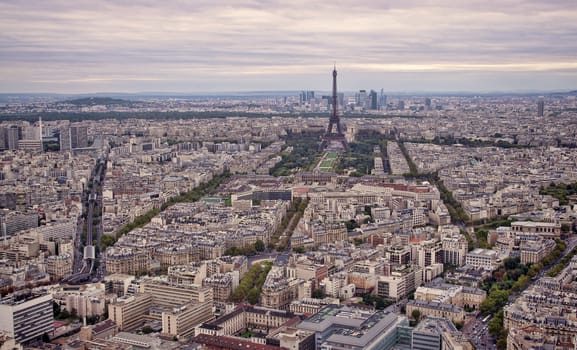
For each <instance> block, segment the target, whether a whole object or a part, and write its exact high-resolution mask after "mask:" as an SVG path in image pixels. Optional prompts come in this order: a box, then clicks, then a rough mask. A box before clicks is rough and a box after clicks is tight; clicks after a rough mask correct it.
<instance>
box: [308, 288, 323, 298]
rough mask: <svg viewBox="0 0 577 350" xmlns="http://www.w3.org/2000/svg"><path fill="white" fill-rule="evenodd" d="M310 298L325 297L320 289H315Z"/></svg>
mask: <svg viewBox="0 0 577 350" xmlns="http://www.w3.org/2000/svg"><path fill="white" fill-rule="evenodd" d="M311 297H313V298H314V299H324V298H325V297H326V294H325V292H324V291H323V290H322V289H321V288H317V289H315V290H314V291H313V293H312V295H311Z"/></svg>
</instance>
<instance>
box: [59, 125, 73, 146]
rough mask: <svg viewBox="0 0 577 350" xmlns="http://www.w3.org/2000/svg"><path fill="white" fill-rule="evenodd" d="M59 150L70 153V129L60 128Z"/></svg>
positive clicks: (67, 127) (66, 127)
mask: <svg viewBox="0 0 577 350" xmlns="http://www.w3.org/2000/svg"><path fill="white" fill-rule="evenodd" d="M59 139H60V150H61V151H70V150H71V149H72V146H71V144H70V127H69V126H65V127H62V128H60V136H59Z"/></svg>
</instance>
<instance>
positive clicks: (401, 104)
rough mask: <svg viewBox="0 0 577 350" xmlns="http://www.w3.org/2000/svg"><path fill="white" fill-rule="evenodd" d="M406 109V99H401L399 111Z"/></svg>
mask: <svg viewBox="0 0 577 350" xmlns="http://www.w3.org/2000/svg"><path fill="white" fill-rule="evenodd" d="M404 110H405V101H403V100H399V111H404Z"/></svg>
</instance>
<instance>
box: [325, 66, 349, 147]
mask: <svg viewBox="0 0 577 350" xmlns="http://www.w3.org/2000/svg"><path fill="white" fill-rule="evenodd" d="M331 102H332V106H333V109H332V113H331V117H330V119H329V126H328V128H327V132H326V133H325V134H324V135H323V141H322V142H321V149H324V148H327V146H330V145H331V143H340V144H341V146H342V148H343V149H345V150H346V149H347V141H346V140H345V134H343V127H342V126H341V120H340V118H339V114H338V105H339V103H338V98H337V67H336V65H335V67H334V69H333V96H332V101H331ZM335 125H336V129H337V130H336V133H335V132H333V128H334V127H335Z"/></svg>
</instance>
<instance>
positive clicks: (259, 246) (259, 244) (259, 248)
mask: <svg viewBox="0 0 577 350" xmlns="http://www.w3.org/2000/svg"><path fill="white" fill-rule="evenodd" d="M254 249H256V251H257V252H263V251H264V242H263V241H261V240H260V239H258V240H257V241H256V242H254Z"/></svg>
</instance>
